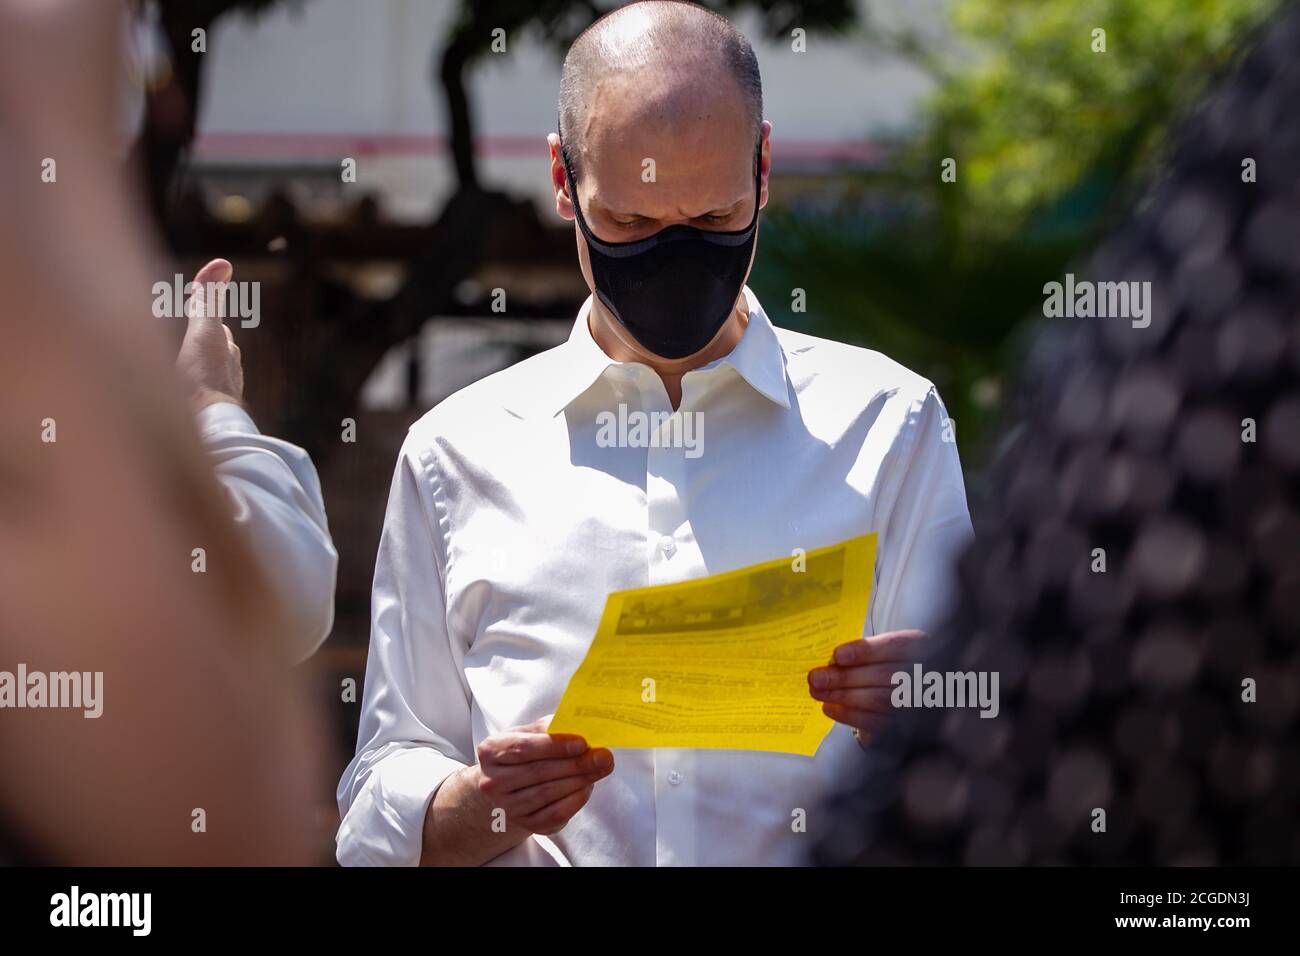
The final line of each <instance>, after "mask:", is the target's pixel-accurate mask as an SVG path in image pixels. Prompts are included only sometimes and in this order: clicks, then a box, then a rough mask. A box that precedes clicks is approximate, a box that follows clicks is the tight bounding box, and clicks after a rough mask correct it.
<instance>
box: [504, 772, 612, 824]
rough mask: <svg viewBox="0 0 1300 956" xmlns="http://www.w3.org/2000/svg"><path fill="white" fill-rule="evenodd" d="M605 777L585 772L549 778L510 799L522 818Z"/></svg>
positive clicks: (515, 814) (515, 813)
mask: <svg viewBox="0 0 1300 956" xmlns="http://www.w3.org/2000/svg"><path fill="white" fill-rule="evenodd" d="M603 777H604V774H600V775H595V774H583V775H582V776H580V777H564V778H563V779H560V780H548V781H546V782H545V783H539V784H537V785H536V786H533V787H528V788H527V789H525V790H520V791H519V792H517V793H515V794H514V795H513V796H512V798H511V801H510V802H511V805H512V806H513V807H514V813H513V816H515V817H517V818H520V817H526V816H528V815H530V814H533V813H536V812H537V811H538V810H542V809H544V808H546V807H547V806H549V805H550V804H552V803H554V802H555V801H557V800H563V799H564V798H565V797H567V796H570V795H571V794H574V793H577V792H578V791H580V790H586V789H587V788H588V787H590V786H593V785H595V783H596V781H598V780H601V779H603Z"/></svg>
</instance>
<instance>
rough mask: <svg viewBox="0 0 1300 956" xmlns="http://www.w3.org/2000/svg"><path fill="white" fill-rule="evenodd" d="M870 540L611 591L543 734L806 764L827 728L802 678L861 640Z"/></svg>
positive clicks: (872, 559)
mask: <svg viewBox="0 0 1300 956" xmlns="http://www.w3.org/2000/svg"><path fill="white" fill-rule="evenodd" d="M875 563H876V535H874V534H869V535H864V536H862V537H860V538H852V539H850V540H848V541H844V542H842V543H840V544H836V545H831V546H830V547H826V548H818V549H817V550H816V551H809V552H807V553H806V554H804V555H802V558H800V557H799V556H794V557H787V558H778V559H776V560H774V561H766V562H764V563H762V564H755V565H752V566H751V567H748V568H741V569H740V570H738V571H729V572H727V573H725V574H717V575H713V576H711V577H707V578H695V579H694V580H691V581H682V582H679V583H676V584H663V585H659V586H656V587H648V588H633V589H632V590H629V591H615V592H614V593H613V594H611V595H610V596H609V598H608V599H607V600H606V602H605V611H604V614H602V615H601V619H600V626H599V627H598V628H597V630H596V637H595V639H594V640H593V641H592V643H591V648H590V649H589V650H588V651H587V656H586V658H585V659H584V660H583V662H582V665H581V666H580V667H579V668H578V670H577V672H576V673H575V674H574V675H573V678H572V679H571V680H570V681H569V686H568V689H567V690H566V691H565V692H564V698H563V699H562V700H561V701H560V706H559V708H558V709H557V710H556V712H555V716H554V718H553V719H552V720H551V724H550V727H549V728H548V730H549V731H550V732H551V733H569V734H581V735H582V736H583V737H585V738H586V739H587V743H588V744H590V745H591V746H593V747H706V748H724V749H735V750H773V751H779V752H783V753H793V754H802V755H804V756H809V757H810V756H812V755H813V754H814V753H816V752H817V748H818V746H820V745H821V742H822V740H823V739H824V738H825V736H826V734H827V733H828V732H829V731H830V729H831V727H832V726H833V725H834V722H833V721H832V720H831V719H830V718H829V717H827V716H826V715H825V714H823V713H822V709H821V708H822V705H821V702H820V701H817V700H814V699H813V697H812V696H811V695H810V694H809V693H808V672H809V671H810V670H812V669H813V668H814V667H819V666H822V665H825V664H827V663H829V662H830V659H831V654H832V653H833V652H834V650H835V648H836V647H838V646H839V645H840V644H843V643H845V642H846V641H851V640H854V639H856V638H860V637H862V633H863V625H864V622H865V621H866V616H867V604H868V602H870V600H871V582H872V579H873V577H874V571H875Z"/></svg>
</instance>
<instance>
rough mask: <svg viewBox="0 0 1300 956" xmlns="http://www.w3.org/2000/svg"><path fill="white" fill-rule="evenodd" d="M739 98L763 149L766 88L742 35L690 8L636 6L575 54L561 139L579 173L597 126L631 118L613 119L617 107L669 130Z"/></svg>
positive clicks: (586, 38) (592, 30)
mask: <svg viewBox="0 0 1300 956" xmlns="http://www.w3.org/2000/svg"><path fill="white" fill-rule="evenodd" d="M735 99H738V100H739V102H741V104H742V108H743V110H744V112H745V118H746V121H747V125H748V127H749V128H751V129H752V130H753V140H752V143H756V142H758V138H759V130H760V126H761V124H762V120H763V84H762V80H761V79H760V77H759V71H758V59H757V58H756V57H755V56H754V50H753V48H752V47H751V46H750V45H749V41H748V40H746V39H745V38H744V36H743V35H742V34H741V33H740V31H738V30H737V29H736V28H735V27H733V26H732V25H731V23H730V22H728V21H727V20H726V19H725V18H724V17H721V16H719V15H718V14H716V13H713V12H712V11H709V10H706V9H704V8H703V7H700V6H696V5H695V4H693V3H686V2H683V0H639V2H636V3H630V4H628V5H626V6H623V7H620V8H619V9H617V10H614V11H613V12H611V13H608V14H606V15H605V16H603V17H601V18H600V19H599V20H597V21H596V22H595V23H593V24H592V25H591V26H590V27H588V28H587V30H585V31H584V32H583V33H582V34H581V35H580V36H579V37H578V39H577V40H575V41H574V43H573V46H572V47H570V49H569V53H568V55H567V56H566V57H565V58H564V69H563V72H562V73H561V76H560V131H559V132H560V139H561V140H562V141H563V143H564V144H565V147H566V150H567V152H568V153H569V157H570V159H571V160H572V162H573V163H574V165H575V167H576V166H579V165H581V163H582V161H583V158H584V156H585V155H586V152H587V150H588V149H590V148H591V147H592V142H593V138H592V130H593V127H594V126H597V125H599V124H601V123H602V122H608V123H610V124H611V125H612V124H617V123H621V122H626V121H629V120H630V119H631V117H629V116H626V115H619V116H610V115H608V111H609V109H610V108H611V106H612V105H614V104H617V105H618V108H619V109H620V110H621V111H623V112H626V110H628V109H636V110H639V111H640V112H641V113H642V114H643V117H647V118H649V119H650V120H651V121H652V122H656V123H658V124H663V125H671V124H673V123H674V122H676V121H678V120H679V119H682V118H685V117H689V116H691V115H700V114H701V113H703V112H707V111H708V110H709V107H713V108H715V109H716V107H717V106H718V105H720V103H725V102H726V101H728V100H735ZM602 113H604V115H602ZM752 143H751V148H752Z"/></svg>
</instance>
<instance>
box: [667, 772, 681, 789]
mask: <svg viewBox="0 0 1300 956" xmlns="http://www.w3.org/2000/svg"><path fill="white" fill-rule="evenodd" d="M668 782H669V783H671V784H672V785H673V786H674V787H675V786H677V785H678V784H679V783H681V782H682V775H681V774H680V773H678V772H677V771H676V770H674V771H672V772H671V773H670V774H668Z"/></svg>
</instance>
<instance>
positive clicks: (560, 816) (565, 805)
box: [519, 785, 595, 835]
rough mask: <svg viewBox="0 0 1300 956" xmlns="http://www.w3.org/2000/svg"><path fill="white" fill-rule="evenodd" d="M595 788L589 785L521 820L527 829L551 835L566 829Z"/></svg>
mask: <svg viewBox="0 0 1300 956" xmlns="http://www.w3.org/2000/svg"><path fill="white" fill-rule="evenodd" d="M594 790H595V787H594V786H591V785H589V786H587V787H585V788H584V789H582V790H579V791H578V792H577V793H571V794H569V795H568V796H567V797H564V798H563V799H561V800H557V801H555V802H554V803H552V804H551V805H550V806H546V807H543V808H542V809H540V810H538V811H537V812H536V813H531V814H529V815H528V816H526V817H524V818H523V819H522V820H520V821H519V822H520V823H521V824H522V825H523V827H524V828H525V829H527V830H530V831H532V832H533V833H541V834H543V835H549V834H551V833H555V832H557V831H559V830H562V829H564V826H565V824H567V823H568V822H569V820H570V818H572V816H573V815H574V814H575V813H577V812H578V811H579V810H581V809H582V808H583V807H584V806H586V803H587V801H588V800H590V799H591V794H592V793H593V791H594Z"/></svg>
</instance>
